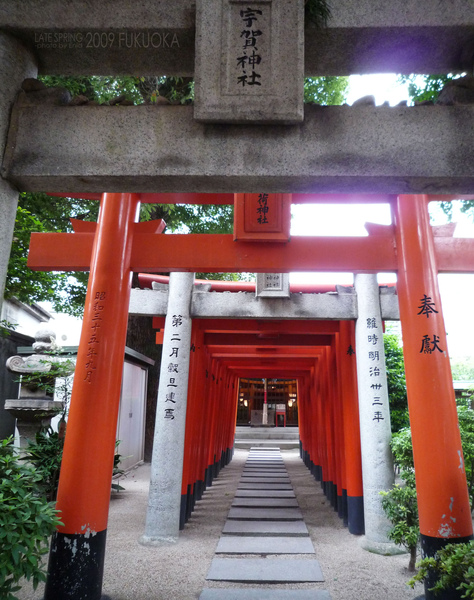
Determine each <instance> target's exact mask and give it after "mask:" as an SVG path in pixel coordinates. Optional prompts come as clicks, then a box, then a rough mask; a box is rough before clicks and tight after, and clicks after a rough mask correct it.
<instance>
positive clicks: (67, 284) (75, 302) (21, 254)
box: [5, 194, 99, 316]
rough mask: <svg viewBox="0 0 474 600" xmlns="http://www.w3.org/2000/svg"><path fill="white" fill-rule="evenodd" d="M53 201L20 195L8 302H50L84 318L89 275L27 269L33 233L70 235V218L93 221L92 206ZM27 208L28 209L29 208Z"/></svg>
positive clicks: (11, 254) (12, 251)
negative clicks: (60, 232)
mask: <svg viewBox="0 0 474 600" xmlns="http://www.w3.org/2000/svg"><path fill="white" fill-rule="evenodd" d="M84 202H85V204H84V205H83V204H81V201H78V200H74V201H70V200H67V199H61V198H54V199H51V198H49V197H48V196H46V195H45V194H21V195H20V202H19V207H18V210H17V215H16V220H15V229H14V233H13V244H12V248H11V252H10V260H9V263H8V273H7V279H6V283H5V298H13V297H15V298H17V299H18V300H20V301H21V302H24V303H25V304H32V303H33V302H40V301H42V300H47V301H50V302H51V303H52V305H53V308H54V309H55V310H56V311H58V312H67V313H69V314H72V315H75V316H81V315H82V311H83V306H84V300H85V292H86V289H87V278H88V274H87V273H79V272H77V273H67V272H66V273H54V272H44V271H31V270H30V269H29V268H28V267H27V260H28V248H29V244H30V236H31V233H32V232H48V231H57V230H62V231H69V230H70V223H69V217H70V216H71V217H77V218H84V219H86V220H91V217H92V213H93V208H95V207H96V211H97V210H98V204H99V203H98V202H95V203H94V204H95V207H93V206H92V203H90V202H89V203H88V202H87V201H84ZM26 207H27V208H26ZM95 214H97V212H96V213H95Z"/></svg>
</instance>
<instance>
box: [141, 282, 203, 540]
mask: <svg viewBox="0 0 474 600" xmlns="http://www.w3.org/2000/svg"><path fill="white" fill-rule="evenodd" d="M193 286H194V273H171V275H170V284H169V295H168V310H167V314H166V321H165V331H164V336H163V351H162V355H161V367H160V385H159V389H158V401H157V405H156V419H155V436H154V440H153V455H152V461H151V474H150V491H149V495H148V508H147V516H146V524H145V533H144V535H143V536H142V537H141V538H140V543H141V544H144V545H156V544H160V543H163V542H176V540H177V539H178V537H179V524H180V512H181V483H182V477H183V456H184V438H185V429H186V406H187V398H188V375H189V355H190V346H191V328H192V319H191V314H190V311H191V298H192V293H193ZM165 457H166V460H165Z"/></svg>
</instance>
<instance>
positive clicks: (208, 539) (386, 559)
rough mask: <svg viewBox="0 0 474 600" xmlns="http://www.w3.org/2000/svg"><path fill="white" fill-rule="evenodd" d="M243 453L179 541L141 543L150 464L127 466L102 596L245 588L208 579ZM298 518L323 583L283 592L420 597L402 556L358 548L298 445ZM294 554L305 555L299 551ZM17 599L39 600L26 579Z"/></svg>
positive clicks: (159, 599) (360, 598) (293, 464)
mask: <svg viewBox="0 0 474 600" xmlns="http://www.w3.org/2000/svg"><path fill="white" fill-rule="evenodd" d="M247 454H248V451H247V450H236V451H235V455H234V459H233V460H232V462H231V463H230V464H229V465H228V466H227V467H225V468H224V469H223V470H222V471H221V472H220V474H219V477H218V478H217V479H216V480H215V481H214V483H213V485H212V486H211V487H210V488H208V489H207V490H206V492H205V493H204V495H203V498H202V500H200V501H199V502H198V503H197V505H196V510H195V512H194V513H193V515H192V517H191V519H190V520H189V522H188V523H187V524H186V526H185V529H184V530H183V531H182V532H181V534H180V538H179V541H178V542H177V543H175V544H166V545H163V546H160V547H144V546H141V545H140V544H139V543H138V539H139V538H140V536H141V535H142V534H143V532H144V528H145V514H146V505H147V498H148V484H149V472H150V466H149V465H146V464H145V465H142V466H140V467H138V468H137V469H135V470H133V471H131V472H130V473H129V474H128V475H127V477H126V478H125V479H122V480H121V485H123V486H124V487H125V491H123V492H119V493H117V494H114V495H113V497H112V500H111V505H110V517H109V526H108V533H107V552H106V561H105V575H104V585H103V593H104V595H107V596H108V597H109V598H110V599H112V600H197V599H198V598H199V595H200V593H201V591H202V590H203V588H204V587H227V588H232V587H244V586H243V585H242V584H241V585H237V584H232V583H220V582H211V581H209V582H206V574H207V572H208V570H209V567H210V564H211V561H212V558H213V557H214V552H215V549H216V546H217V542H218V540H219V537H220V534H221V531H222V528H223V525H224V522H225V520H226V516H227V513H228V511H229V508H230V505H231V502H232V500H233V497H234V494H235V490H236V488H237V485H238V481H239V477H240V472H241V470H242V468H243V465H244V462H245V460H246V458H247ZM282 455H283V458H284V460H285V463H286V466H287V470H288V473H289V475H290V479H291V482H292V484H293V487H294V490H295V493H296V496H297V499H298V502H299V505H300V507H301V510H302V512H303V516H304V520H305V522H306V525H307V527H308V530H309V532H310V536H311V539H312V541H313V544H314V547H315V550H316V558H317V560H318V561H319V563H320V565H321V568H322V572H323V575H324V577H325V581H324V582H323V583H321V584H299V585H298V586H295V585H288V584H281V585H276V586H268V585H264V586H255V585H252V586H251V587H277V588H281V589H296V588H298V589H304V588H307V589H313V588H317V589H325V590H328V591H329V592H330V594H331V598H332V600H404V599H407V600H409V599H414V598H419V597H420V595H421V594H422V593H423V589H422V587H421V586H420V585H418V586H417V587H416V588H415V590H412V589H410V588H409V587H408V586H407V585H406V582H407V581H408V579H409V574H408V573H407V565H408V555H407V554H403V555H398V556H380V555H377V554H371V553H369V552H367V551H366V550H363V549H362V548H361V546H360V538H358V537H357V536H353V535H351V534H350V533H349V532H348V530H347V528H346V527H344V526H343V524H342V521H341V519H340V518H339V517H338V515H337V513H336V512H335V511H334V509H333V508H332V507H331V506H330V504H329V502H328V501H327V499H326V498H325V496H324V494H323V493H322V490H321V486H320V484H319V483H318V482H316V481H315V480H314V478H313V477H312V476H311V474H310V473H309V471H308V469H307V468H306V467H305V465H304V464H303V462H302V461H301V459H300V457H299V453H298V451H297V450H287V451H282ZM298 558H304V556H301V557H299V556H298ZM18 598H19V599H20V600H41V598H42V588H38V589H37V590H36V592H34V591H33V590H32V589H31V587H30V586H29V585H28V584H27V583H26V584H25V585H24V587H23V588H22V590H21V592H20V593H19V594H18Z"/></svg>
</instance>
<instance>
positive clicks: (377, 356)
mask: <svg viewBox="0 0 474 600" xmlns="http://www.w3.org/2000/svg"><path fill="white" fill-rule="evenodd" d="M354 287H355V290H356V292H357V303H358V319H357V321H356V358H357V384H358V391H359V420H360V443H361V454H362V478H363V489H364V520H365V537H364V538H362V540H361V545H362V546H363V547H364V548H365V549H366V550H370V551H372V552H377V553H380V554H392V553H394V552H397V547H396V546H395V545H394V544H393V543H392V542H390V541H389V539H388V538H387V532H388V530H389V529H390V522H389V521H388V519H387V517H386V516H385V513H384V511H383V509H382V498H381V496H380V493H379V492H380V491H382V490H384V491H387V490H389V489H390V488H391V487H392V485H393V483H394V473H393V460H392V453H391V450H390V440H391V437H392V433H391V428H390V408H389V403H388V390H387V375H386V370H385V351H384V344H383V328H382V315H381V310H380V297H379V286H378V283H377V276H376V275H371V274H357V275H355V278H354ZM398 551H400V550H399V549H398Z"/></svg>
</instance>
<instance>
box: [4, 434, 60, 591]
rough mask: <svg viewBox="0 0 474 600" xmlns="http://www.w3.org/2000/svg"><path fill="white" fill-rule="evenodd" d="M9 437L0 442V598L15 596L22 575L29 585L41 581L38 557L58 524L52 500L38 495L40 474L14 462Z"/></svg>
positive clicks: (44, 552) (42, 553)
mask: <svg viewBox="0 0 474 600" xmlns="http://www.w3.org/2000/svg"><path fill="white" fill-rule="evenodd" d="M11 441H12V440H11V438H10V439H7V440H3V441H2V442H0V506H1V510H0V598H3V599H4V600H16V596H15V595H14V592H17V591H18V590H19V589H20V586H19V585H18V582H19V581H20V579H22V578H23V577H25V578H26V579H27V580H31V581H32V583H33V588H34V589H36V587H37V586H38V583H39V582H41V581H45V579H46V577H45V572H44V567H43V565H42V562H41V558H42V556H43V555H44V554H46V553H47V552H48V538H49V536H50V535H51V534H52V533H53V532H54V530H55V529H56V527H58V526H59V525H61V522H60V521H59V519H58V512H57V511H56V509H55V508H54V504H53V503H51V502H48V501H47V500H46V499H45V497H44V496H43V495H42V488H41V475H40V474H39V473H36V472H35V470H34V469H33V468H31V467H29V466H27V465H23V464H21V463H19V462H18V460H17V458H16V456H15V454H14V451H13V447H12V443H11Z"/></svg>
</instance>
